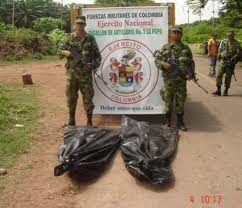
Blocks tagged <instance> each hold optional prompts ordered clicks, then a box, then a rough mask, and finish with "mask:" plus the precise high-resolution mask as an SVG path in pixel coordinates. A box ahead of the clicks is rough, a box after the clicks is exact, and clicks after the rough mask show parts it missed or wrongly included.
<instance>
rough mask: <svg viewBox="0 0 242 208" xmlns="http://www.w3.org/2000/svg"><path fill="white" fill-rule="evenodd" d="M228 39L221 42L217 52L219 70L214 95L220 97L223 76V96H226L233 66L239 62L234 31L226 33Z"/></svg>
mask: <svg viewBox="0 0 242 208" xmlns="http://www.w3.org/2000/svg"><path fill="white" fill-rule="evenodd" d="M227 35H228V39H226V40H224V41H222V43H221V45H220V47H219V50H218V61H219V70H218V74H217V77H216V85H217V90H216V91H215V92H214V93H213V94H214V95H217V96H221V86H222V79H223V75H224V74H225V83H224V84H225V90H224V92H223V95H224V96H228V90H229V88H230V83H231V78H232V75H233V74H234V69H235V65H236V64H237V62H238V61H239V58H240V57H239V56H240V50H241V48H240V44H239V42H238V41H237V40H235V39H234V31H229V32H228V34H227Z"/></svg>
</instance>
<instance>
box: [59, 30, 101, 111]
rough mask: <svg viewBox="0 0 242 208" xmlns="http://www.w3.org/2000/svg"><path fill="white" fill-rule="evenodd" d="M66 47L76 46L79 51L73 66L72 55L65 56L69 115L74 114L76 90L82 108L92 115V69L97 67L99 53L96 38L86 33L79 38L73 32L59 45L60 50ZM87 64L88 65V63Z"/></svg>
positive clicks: (99, 61)
mask: <svg viewBox="0 0 242 208" xmlns="http://www.w3.org/2000/svg"><path fill="white" fill-rule="evenodd" d="M67 48H78V49H79V50H80V51H79V52H80V60H81V61H80V62H79V63H78V64H76V65H75V66H73V65H74V64H73V63H74V59H73V57H72V56H70V57H68V58H67V63H66V64H65V68H66V75H67V86H66V96H67V104H68V108H69V113H70V115H72V116H73V114H74V115H75V111H76V105H77V99H78V91H79V90H80V91H81V93H82V98H83V104H84V109H85V111H86V113H87V115H92V111H93V109H94V104H93V102H92V99H93V96H94V89H93V83H92V70H94V69H96V68H98V67H99V65H100V63H101V55H100V51H99V49H98V46H97V43H96V40H95V38H94V37H93V36H91V35H89V34H88V33H86V34H85V36H84V37H83V38H82V39H81V38H80V37H78V36H77V35H76V34H75V33H73V34H71V35H70V36H69V37H67V39H66V41H65V42H64V43H63V44H62V46H61V47H60V49H61V50H66V49H67ZM88 64H89V65H88Z"/></svg>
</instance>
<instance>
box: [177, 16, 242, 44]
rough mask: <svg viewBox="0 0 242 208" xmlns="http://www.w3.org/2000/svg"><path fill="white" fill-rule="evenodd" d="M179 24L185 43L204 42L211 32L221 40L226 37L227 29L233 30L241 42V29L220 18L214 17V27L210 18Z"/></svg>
mask: <svg viewBox="0 0 242 208" xmlns="http://www.w3.org/2000/svg"><path fill="white" fill-rule="evenodd" d="M181 26H182V27H183V31H184V35H183V40H184V42H186V43H204V42H205V41H207V40H208V39H209V38H210V36H211V34H212V33H213V32H215V33H216V34H217V36H218V37H217V38H218V39H220V40H223V39H225V38H226V37H227V32H228V30H234V31H235V38H236V39H237V40H238V41H240V43H242V30H241V29H239V28H231V27H228V26H226V25H225V24H224V23H222V22H221V21H220V19H216V22H215V27H213V25H212V20H204V21H197V22H194V23H192V24H189V25H188V24H183V25H181Z"/></svg>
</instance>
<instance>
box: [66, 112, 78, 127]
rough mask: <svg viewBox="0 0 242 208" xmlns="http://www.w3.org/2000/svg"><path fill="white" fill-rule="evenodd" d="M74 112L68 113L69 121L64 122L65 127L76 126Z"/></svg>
mask: <svg viewBox="0 0 242 208" xmlns="http://www.w3.org/2000/svg"><path fill="white" fill-rule="evenodd" d="M75 115H76V112H69V120H68V121H67V122H66V124H65V126H68V125H70V126H75V125H76V118H75Z"/></svg>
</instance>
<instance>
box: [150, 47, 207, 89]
mask: <svg viewBox="0 0 242 208" xmlns="http://www.w3.org/2000/svg"><path fill="white" fill-rule="evenodd" d="M157 54H160V55H163V54H162V53H161V52H160V51H155V52H154V57H156V56H157ZM167 55H169V57H168V59H167V63H169V64H171V69H172V70H171V72H166V73H167V76H168V77H174V76H175V75H179V76H181V77H184V78H185V77H186V75H188V76H189V77H190V78H191V79H190V80H192V81H193V82H194V83H195V84H196V85H197V86H198V87H199V88H201V89H202V90H203V91H204V92H206V93H207V94H208V91H207V90H206V89H205V88H204V87H203V86H201V85H200V84H199V83H198V78H197V77H196V74H195V73H194V72H193V71H192V70H191V67H188V68H187V69H186V70H183V69H181V68H180V67H179V66H178V64H177V63H176V62H175V61H174V60H173V59H172V56H171V55H170V54H169V53H167Z"/></svg>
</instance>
